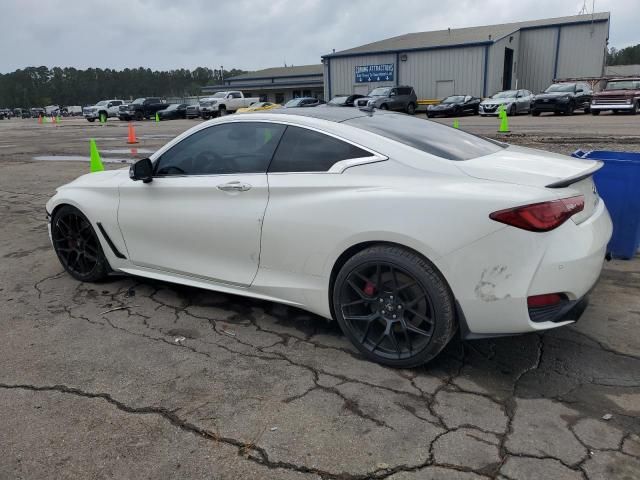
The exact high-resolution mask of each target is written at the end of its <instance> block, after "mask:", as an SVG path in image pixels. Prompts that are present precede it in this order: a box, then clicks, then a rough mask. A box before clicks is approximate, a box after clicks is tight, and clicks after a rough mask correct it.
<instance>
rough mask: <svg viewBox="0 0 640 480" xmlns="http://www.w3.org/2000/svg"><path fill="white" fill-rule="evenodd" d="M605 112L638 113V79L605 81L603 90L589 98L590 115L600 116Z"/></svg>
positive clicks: (639, 102)
mask: <svg viewBox="0 0 640 480" xmlns="http://www.w3.org/2000/svg"><path fill="white" fill-rule="evenodd" d="M607 110H611V111H612V112H613V113H618V112H629V113H631V114H632V115H636V114H637V113H640V77H637V78H614V79H611V80H607V84H606V85H605V87H604V89H602V91H600V92H596V93H594V94H593V97H592V98H591V113H592V114H593V115H600V112H604V111H607Z"/></svg>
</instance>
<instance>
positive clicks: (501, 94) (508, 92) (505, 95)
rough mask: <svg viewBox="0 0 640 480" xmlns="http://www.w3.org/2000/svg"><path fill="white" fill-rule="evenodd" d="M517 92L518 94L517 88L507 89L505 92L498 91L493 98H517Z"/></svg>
mask: <svg viewBox="0 0 640 480" xmlns="http://www.w3.org/2000/svg"><path fill="white" fill-rule="evenodd" d="M517 94H518V91H517V90H506V91H504V92H499V93H496V94H495V95H494V96H493V97H491V98H515V96H516V95H517Z"/></svg>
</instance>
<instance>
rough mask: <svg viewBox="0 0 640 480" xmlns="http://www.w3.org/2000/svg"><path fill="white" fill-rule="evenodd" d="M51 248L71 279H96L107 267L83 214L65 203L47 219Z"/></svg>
mask: <svg viewBox="0 0 640 480" xmlns="http://www.w3.org/2000/svg"><path fill="white" fill-rule="evenodd" d="M51 238H52V240H53V248H54V249H55V251H56V255H58V259H59V260H60V263H62V266H63V267H64V269H65V270H66V271H67V272H68V273H69V274H70V275H71V276H72V277H73V278H75V279H77V280H80V281H83V282H96V281H99V280H103V279H104V278H106V276H107V274H108V273H109V270H110V267H109V262H108V261H107V259H106V257H105V256H104V253H103V251H102V247H101V246H100V241H99V240H98V237H97V235H96V232H95V231H94V230H93V227H92V226H91V222H89V220H88V219H87V217H85V216H84V214H83V213H82V212H81V211H80V210H78V209H77V208H75V207H72V206H71V205H65V206H63V207H61V208H59V209H58V210H56V212H55V213H54V215H53V218H52V219H51Z"/></svg>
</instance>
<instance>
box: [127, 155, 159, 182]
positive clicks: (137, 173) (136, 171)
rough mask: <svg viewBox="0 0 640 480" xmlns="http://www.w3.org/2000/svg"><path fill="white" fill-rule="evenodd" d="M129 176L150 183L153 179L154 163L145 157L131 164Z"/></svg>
mask: <svg viewBox="0 0 640 480" xmlns="http://www.w3.org/2000/svg"><path fill="white" fill-rule="evenodd" d="M129 178H130V179H131V180H133V181H136V180H142V181H143V182H144V183H149V182H150V181H151V180H153V164H152V163H151V160H149V159H148V158H143V159H142V160H138V161H137V162H136V163H134V164H133V165H131V167H129Z"/></svg>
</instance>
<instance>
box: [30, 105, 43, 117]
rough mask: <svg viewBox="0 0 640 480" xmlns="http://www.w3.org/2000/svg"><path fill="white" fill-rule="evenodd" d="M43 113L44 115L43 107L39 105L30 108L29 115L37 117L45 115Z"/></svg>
mask: <svg viewBox="0 0 640 480" xmlns="http://www.w3.org/2000/svg"><path fill="white" fill-rule="evenodd" d="M45 115H46V112H45V111H44V108H40V107H33V108H32V109H31V116H32V117H33V118H37V117H40V116H45Z"/></svg>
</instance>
